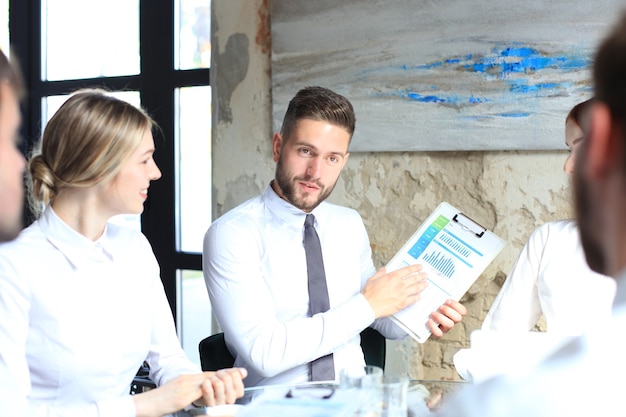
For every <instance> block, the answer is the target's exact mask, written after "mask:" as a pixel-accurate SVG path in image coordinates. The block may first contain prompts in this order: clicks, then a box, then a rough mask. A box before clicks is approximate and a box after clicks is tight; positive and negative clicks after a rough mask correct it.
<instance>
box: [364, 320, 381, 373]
mask: <svg viewBox="0 0 626 417" xmlns="http://www.w3.org/2000/svg"><path fill="white" fill-rule="evenodd" d="M361 349H363V356H364V357H365V363H366V364H368V365H373V366H378V367H379V368H381V369H382V370H383V371H384V370H385V356H386V354H387V342H386V339H385V336H383V335H382V334H380V333H379V332H378V330H376V329H373V328H371V327H368V328H366V329H365V330H363V331H362V332H361Z"/></svg>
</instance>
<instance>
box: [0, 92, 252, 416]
mask: <svg viewBox="0 0 626 417" xmlns="http://www.w3.org/2000/svg"><path fill="white" fill-rule="evenodd" d="M153 127H154V124H153V121H152V120H151V119H150V117H149V116H148V115H146V114H145V113H144V112H143V111H142V110H140V109H137V108H136V107H134V106H132V105H130V104H128V103H126V102H124V101H121V100H118V99H116V98H113V97H110V96H108V95H107V94H105V93H104V92H102V91H97V90H82V91H79V92H77V93H75V94H74V95H72V96H71V97H70V98H69V99H68V100H67V101H66V102H65V103H64V104H63V106H61V108H60V109H59V110H58V111H57V113H56V114H55V115H54V116H53V117H52V119H51V120H50V122H49V123H48V125H47V126H46V128H45V131H44V134H43V138H42V143H41V149H40V150H39V151H38V152H37V153H36V154H34V156H32V158H31V159H30V161H29V166H28V171H29V182H30V198H31V205H32V206H33V207H35V208H36V209H43V210H42V212H41V214H40V216H39V218H38V220H36V221H35V222H34V223H33V224H32V225H31V226H30V227H28V228H27V229H25V230H24V231H23V232H22V233H21V234H20V235H19V236H18V238H17V239H16V240H15V241H14V242H10V243H6V244H3V245H1V246H0V365H2V366H0V369H7V370H8V371H6V372H7V373H8V375H0V378H1V379H6V378H8V380H11V381H14V382H15V384H16V388H17V390H18V392H19V395H18V397H19V398H18V400H20V401H21V402H22V405H23V407H26V408H27V409H28V411H26V412H25V413H24V414H25V415H33V416H34V415H37V416H40V415H46V416H64V417H72V416H82V417H87V416H102V417H104V416H112V417H113V416H115V417H124V416H133V417H134V416H162V415H166V414H170V413H174V412H176V411H178V410H181V409H183V408H184V407H186V406H188V405H189V404H190V403H192V402H196V403H204V404H206V405H216V404H223V403H233V402H234V401H235V399H236V398H237V397H240V396H241V395H243V383H242V378H243V377H245V376H246V371H245V369H240V368H233V369H229V370H222V371H218V372H217V373H214V372H211V373H209V372H205V373H203V372H201V371H200V369H199V368H198V367H197V366H196V365H194V364H193V363H192V362H190V361H189V360H188V359H187V358H186V357H185V354H184V352H183V350H182V349H181V347H180V344H179V341H178V339H177V337H176V332H175V329H174V323H173V320H172V316H171V312H170V309H169V305H168V302H167V299H166V296H165V292H164V290H163V287H162V284H161V281H160V278H159V266H158V264H157V261H156V259H155V257H154V254H153V252H152V249H151V247H150V244H149V243H148V241H147V239H146V238H145V237H144V236H143V235H142V234H141V233H140V232H138V231H136V230H133V229H132V228H128V227H124V226H119V225H115V224H112V223H109V222H108V220H109V219H110V218H111V217H112V216H115V215H118V214H139V213H141V212H142V211H143V203H144V201H145V200H146V198H147V196H148V190H149V187H150V183H151V181H154V180H157V179H158V178H159V177H160V176H161V172H160V171H159V169H158V167H157V166H156V164H155V162H154V159H153V158H152V155H153V152H154V141H153V137H152V133H151V131H152V128H153ZM139 300H145V301H144V302H142V305H141V308H142V314H141V315H139V316H136V315H133V318H132V319H131V317H130V316H131V314H132V311H134V309H136V308H137V304H138V302H139ZM144 360H145V361H147V362H148V364H149V365H150V376H151V378H152V379H153V380H154V381H155V382H156V384H157V388H156V389H154V390H151V391H148V392H146V393H142V394H138V395H134V396H131V395H129V388H130V383H131V381H132V379H133V377H134V375H135V373H136V372H137V370H138V369H139V367H140V365H141V364H142V363H143V361H144ZM1 408H2V405H1V404H0V410H1ZM0 414H2V413H1V412H0Z"/></svg>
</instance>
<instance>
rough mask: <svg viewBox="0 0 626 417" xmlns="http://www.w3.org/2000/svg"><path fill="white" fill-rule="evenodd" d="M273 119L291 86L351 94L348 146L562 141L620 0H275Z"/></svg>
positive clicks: (474, 146)
mask: <svg viewBox="0 0 626 417" xmlns="http://www.w3.org/2000/svg"><path fill="white" fill-rule="evenodd" d="M271 7H272V10H271V19H272V20H271V25H272V26H271V27H272V94H273V123H274V129H276V130H279V129H280V125H281V123H282V117H283V116H284V112H285V110H286V108H287V105H288V102H289V100H290V99H291V97H293V95H294V94H295V93H296V92H297V91H298V89H300V88H302V87H305V86H309V85H321V86H325V87H328V88H330V89H332V90H334V91H336V92H338V93H340V94H343V95H345V96H346V97H347V98H349V99H350V101H351V102H352V103H353V105H354V108H355V112H356V117H357V128H356V132H355V134H354V138H353V142H352V144H351V148H350V149H351V151H352V152H358V151H363V152H367V151H373V152H380V151H427V150H428V151H445V150H549V149H565V143H564V120H565V116H566V115H567V112H568V111H569V109H570V108H571V107H572V106H573V105H574V104H576V103H578V102H580V101H582V100H585V99H587V98H589V97H591V96H592V94H593V92H592V88H591V80H590V76H591V71H590V70H591V65H592V63H593V55H594V53H595V48H596V46H597V44H598V42H599V41H600V40H601V39H602V38H603V37H604V36H605V35H606V34H607V32H608V31H609V30H610V28H611V27H612V25H613V23H614V22H615V19H616V18H617V16H619V13H620V12H621V11H622V9H623V8H624V3H623V2H622V1H620V0H594V1H593V2H589V1H587V2H582V1H571V0H526V1H523V2H519V1H516V2H513V1H510V0H446V1H443V0H440V1H437V0H377V1H376V0H342V1H335V0H316V1H311V0H272V2H271Z"/></svg>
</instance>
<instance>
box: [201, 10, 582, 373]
mask: <svg viewBox="0 0 626 417" xmlns="http://www.w3.org/2000/svg"><path fill="white" fill-rule="evenodd" d="M268 13H269V4H268V0H213V23H212V24H213V38H212V42H213V46H212V48H213V62H212V66H211V77H212V83H213V103H214V106H215V107H216V111H214V112H213V118H214V119H213V197H214V207H213V217H214V218H217V217H218V216H220V215H222V214H223V213H225V212H226V211H228V210H229V209H231V208H233V207H234V206H236V205H237V204H239V203H241V202H243V201H244V200H246V199H248V198H250V197H253V196H255V195H257V194H259V193H261V192H262V191H263V189H264V188H265V186H266V185H267V183H268V182H269V180H270V179H271V178H273V174H274V163H273V161H272V157H271V137H272V133H273V132H272V127H271V124H272V97H271V68H270V67H271V65H270V50H271V39H270V26H269V24H270V21H269V16H268ZM564 116H565V115H564ZM357 117H358V115H357ZM357 129H358V126H357ZM566 156H567V153H566V151H552V152H511V151H509V152H436V153H422V152H420V153H409V152H403V153H353V154H352V155H351V157H350V159H349V162H348V164H347V166H346V168H345V169H344V172H343V173H342V176H341V179H340V181H339V183H338V185H337V187H336V189H335V191H334V193H333V195H332V196H331V198H330V201H332V202H334V203H337V204H343V205H346V206H350V207H353V208H355V209H357V210H359V211H360V213H361V215H362V217H363V220H364V222H365V225H366V227H367V229H368V232H369V235H370V240H371V243H372V248H373V252H374V261H375V263H376V264H377V265H380V266H382V265H384V264H385V263H386V262H387V261H388V260H389V259H390V258H391V257H392V256H393V254H394V253H395V252H396V251H397V250H398V249H399V248H400V247H401V246H402V244H403V243H404V241H405V240H406V239H408V238H409V237H410V235H411V234H412V233H413V232H414V230H415V229H416V228H417V227H418V226H419V224H420V223H421V222H422V221H423V220H424V219H425V218H426V217H427V215H428V214H429V213H430V212H431V211H432V210H433V209H434V208H435V207H436V206H437V205H438V204H439V203H440V202H441V201H448V202H449V203H451V204H452V205H454V206H456V207H458V208H461V209H463V210H465V211H466V212H467V213H468V214H470V213H471V217H473V218H474V220H476V221H477V222H479V223H481V224H483V225H484V226H485V227H488V228H490V229H491V230H493V231H494V232H495V233H496V234H498V235H499V236H501V237H503V238H505V239H506V240H507V242H508V243H507V245H506V247H505V248H504V250H503V251H502V252H501V253H500V255H499V256H498V257H497V258H496V259H495V260H494V262H493V263H492V264H491V265H490V266H489V267H488V268H487V270H486V271H485V273H484V274H483V275H482V276H481V277H480V278H479V279H478V281H477V282H476V283H475V284H474V286H473V287H472V288H471V289H470V291H469V292H468V294H466V296H465V297H464V298H463V300H462V302H463V303H464V304H465V305H466V307H467V308H468V311H469V313H468V315H467V317H466V318H465V319H464V321H463V323H462V324H460V325H458V326H455V328H454V329H453V330H452V331H451V332H450V333H448V334H447V335H446V336H445V337H444V338H443V339H441V340H429V341H427V342H426V343H424V344H419V343H417V342H414V341H413V340H412V339H410V338H409V339H405V340H402V341H394V342H388V351H389V353H388V357H387V372H389V373H402V374H407V375H410V376H411V377H413V378H419V379H459V377H458V375H457V374H456V372H455V370H454V368H453V366H452V355H453V354H454V353H455V352H456V351H457V350H458V349H459V348H461V347H463V346H466V345H467V343H468V338H469V334H470V333H471V331H472V330H474V329H476V328H478V327H480V324H481V322H482V320H483V318H484V316H485V314H486V312H487V310H488V309H489V306H490V305H491V303H492V301H493V299H494V297H495V295H496V294H497V292H498V289H499V288H500V286H501V285H502V282H503V281H504V279H505V277H506V274H507V273H508V271H509V269H510V267H511V265H512V263H513V261H514V259H515V257H516V256H517V254H518V252H519V250H520V249H521V247H522V245H523V244H524V242H525V241H526V239H527V238H528V235H529V234H530V232H531V231H532V230H533V229H534V228H535V227H536V226H538V225H540V224H542V223H544V222H546V221H549V220H554V219H560V218H566V217H570V216H571V214H572V213H571V201H570V195H569V180H568V178H567V176H566V175H565V174H564V173H563V170H562V167H563V163H564V162H565V158H566Z"/></svg>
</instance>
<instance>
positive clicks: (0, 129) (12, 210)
mask: <svg viewBox="0 0 626 417" xmlns="http://www.w3.org/2000/svg"><path fill="white" fill-rule="evenodd" d="M22 95H23V82H22V77H21V74H20V71H19V69H18V68H17V66H16V65H14V64H13V63H11V62H9V60H8V58H7V56H6V55H5V54H4V52H2V51H0V242H6V241H10V240H12V239H13V238H15V237H16V236H17V235H18V233H19V232H20V230H21V229H22V205H23V201H24V181H23V176H24V167H25V166H26V160H25V159H24V157H23V156H22V154H21V152H20V151H19V149H18V148H17V145H18V129H19V126H20V121H21V115H20V108H19V99H20V98H21V97H22ZM0 333H2V328H0ZM1 352H2V346H0V355H1V354H2V353H1ZM4 366H5V365H4V364H2V363H1V362H0V414H1V415H10V416H19V415H22V414H23V413H22V409H21V408H20V407H21V405H22V404H20V403H19V401H18V400H17V395H16V391H15V383H14V382H13V381H12V380H11V379H8V378H5V377H3V375H6V373H7V370H6V368H5V367H4Z"/></svg>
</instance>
